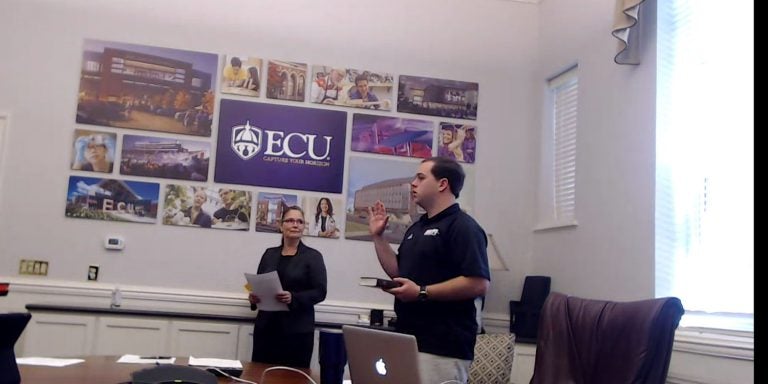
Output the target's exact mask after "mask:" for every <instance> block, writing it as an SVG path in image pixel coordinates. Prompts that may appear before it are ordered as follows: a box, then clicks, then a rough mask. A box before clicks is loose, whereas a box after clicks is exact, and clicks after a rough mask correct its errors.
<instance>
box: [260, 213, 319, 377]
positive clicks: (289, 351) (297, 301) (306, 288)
mask: <svg viewBox="0 0 768 384" xmlns="http://www.w3.org/2000/svg"><path fill="white" fill-rule="evenodd" d="M306 224H307V223H306V220H305V217H304V211H302V209H301V208H300V207H298V206H295V205H294V206H290V207H287V208H286V209H285V210H283V213H282V216H281V217H280V232H281V234H282V236H281V240H280V245H278V246H276V247H272V248H267V250H266V251H264V254H263V255H262V256H261V261H260V262H259V266H258V270H257V273H258V274H263V273H269V272H273V271H277V275H278V277H279V278H280V285H281V286H282V289H283V290H282V291H280V292H278V293H277V294H276V295H275V299H276V300H277V301H278V302H280V303H284V304H286V305H287V306H288V310H287V311H265V310H258V312H257V314H256V320H255V324H254V327H253V351H252V354H251V361H254V362H259V363H266V364H278V365H286V366H289V367H295V368H309V365H310V360H311V358H312V351H313V349H314V341H315V305H316V304H318V303H320V302H322V301H323V300H325V296H326V293H327V290H328V280H327V276H326V269H325V262H324V261H323V255H322V254H321V253H320V252H319V251H317V250H316V249H314V248H310V247H308V246H307V245H305V244H304V243H303V242H302V241H301V239H302V236H303V234H304V226H305V225H306ZM248 300H249V302H250V303H251V310H257V309H259V308H258V307H259V303H260V302H261V300H262V298H260V297H259V296H257V295H255V294H254V293H253V292H251V293H249V295H248Z"/></svg>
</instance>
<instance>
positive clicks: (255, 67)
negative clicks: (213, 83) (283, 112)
mask: <svg viewBox="0 0 768 384" xmlns="http://www.w3.org/2000/svg"><path fill="white" fill-rule="evenodd" d="M224 62H225V64H226V66H225V67H224V70H223V72H222V76H221V93H229V94H236V95H242V96H251V97H257V96H259V89H260V87H261V64H262V59H260V58H257V57H249V56H247V55H227V56H226V57H225V61H224Z"/></svg>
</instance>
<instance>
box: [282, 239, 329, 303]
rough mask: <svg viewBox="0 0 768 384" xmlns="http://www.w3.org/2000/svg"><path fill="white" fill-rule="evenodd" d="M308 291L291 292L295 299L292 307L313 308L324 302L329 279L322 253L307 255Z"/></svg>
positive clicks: (313, 252) (314, 252) (292, 301)
mask: <svg viewBox="0 0 768 384" xmlns="http://www.w3.org/2000/svg"><path fill="white" fill-rule="evenodd" d="M307 256H308V257H307V260H306V261H307V273H306V279H307V280H308V281H307V282H308V285H307V286H308V287H309V288H307V289H304V290H300V291H295V292H291V294H292V295H293V298H292V300H291V304H290V307H291V308H294V307H299V306H300V307H304V306H308V307H311V306H313V305H315V304H317V303H319V302H321V301H323V300H325V295H326V294H327V292H328V278H327V275H326V270H325V263H324V262H323V255H322V254H321V253H320V252H317V251H312V252H311V253H309V254H308V255H307Z"/></svg>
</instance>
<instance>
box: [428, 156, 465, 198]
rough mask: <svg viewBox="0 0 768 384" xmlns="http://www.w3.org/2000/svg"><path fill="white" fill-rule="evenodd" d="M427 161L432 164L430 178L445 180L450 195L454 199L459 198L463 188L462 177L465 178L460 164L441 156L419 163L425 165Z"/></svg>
mask: <svg viewBox="0 0 768 384" xmlns="http://www.w3.org/2000/svg"><path fill="white" fill-rule="evenodd" d="M428 161H431V162H432V176H434V177H435V179H437V180H440V179H447V180H448V186H449V187H450V188H451V193H453V196H455V197H456V198H459V193H461V189H462V188H464V177H465V176H466V174H465V173H464V168H462V167H461V164H459V162H458V161H456V160H454V159H451V158H448V157H443V156H435V157H430V158H428V159H424V160H422V161H421V162H422V163H426V162H428Z"/></svg>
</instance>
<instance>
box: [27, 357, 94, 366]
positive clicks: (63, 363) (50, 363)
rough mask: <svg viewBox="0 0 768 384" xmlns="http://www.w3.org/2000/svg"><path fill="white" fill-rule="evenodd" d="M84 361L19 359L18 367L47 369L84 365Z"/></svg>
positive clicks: (40, 358)
mask: <svg viewBox="0 0 768 384" xmlns="http://www.w3.org/2000/svg"><path fill="white" fill-rule="evenodd" d="M83 361H85V360H83V359H56V358H52V357H17V358H16V364H18V365H44V366H46V367H66V366H67V365H72V364H77V363H82V362H83Z"/></svg>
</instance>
